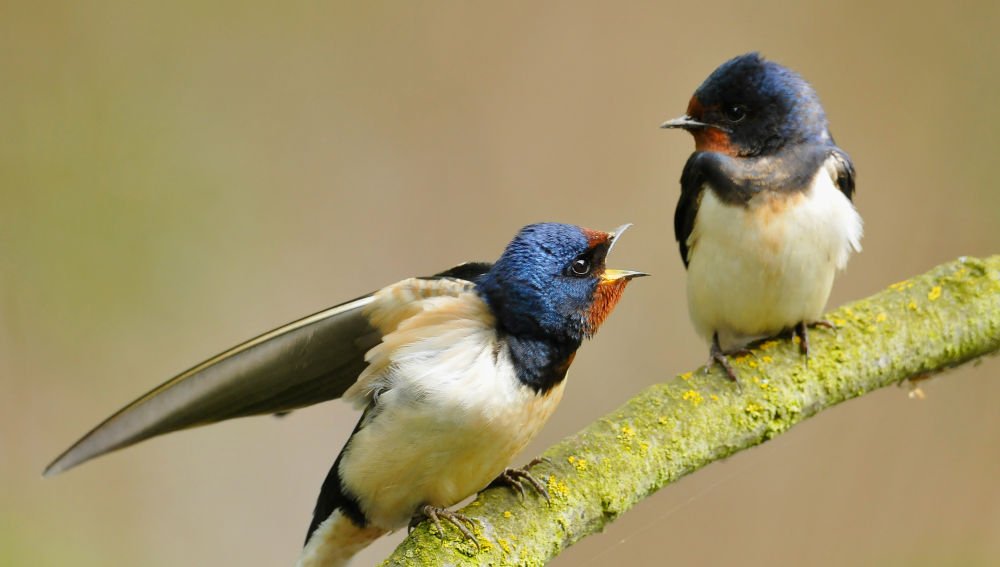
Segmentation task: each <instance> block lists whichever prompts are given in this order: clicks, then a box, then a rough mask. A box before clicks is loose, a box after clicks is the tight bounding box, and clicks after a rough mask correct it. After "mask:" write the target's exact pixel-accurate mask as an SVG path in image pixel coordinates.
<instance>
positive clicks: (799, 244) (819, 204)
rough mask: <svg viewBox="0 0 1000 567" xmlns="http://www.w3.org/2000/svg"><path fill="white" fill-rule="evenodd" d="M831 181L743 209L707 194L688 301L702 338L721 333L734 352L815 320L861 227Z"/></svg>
mask: <svg viewBox="0 0 1000 567" xmlns="http://www.w3.org/2000/svg"><path fill="white" fill-rule="evenodd" d="M828 177H829V176H826V175H820V176H817V179H816V181H815V182H814V183H813V184H812V185H811V186H810V187H809V188H807V189H806V190H804V191H796V192H786V193H778V192H774V193H769V192H764V193H760V194H758V195H755V196H754V197H753V198H752V199H751V200H750V202H749V203H747V204H746V205H745V206H743V205H732V204H728V203H725V202H723V201H722V200H721V199H719V198H718V197H717V196H716V195H715V194H714V193H713V192H712V190H710V189H706V190H705V193H704V195H703V197H702V200H701V204H700V206H699V209H698V214H697V217H696V219H695V225H694V229H693V230H692V233H691V237H690V238H689V240H688V242H689V247H690V250H691V252H690V256H689V259H690V263H689V266H688V302H689V308H690V311H691V317H692V320H693V322H694V323H695V326H696V327H697V328H698V330H699V333H700V334H702V335H703V336H705V337H706V338H708V339H710V338H711V335H712V333H714V332H719V334H720V339H724V337H726V336H729V337H732V339H731V340H730V341H728V342H730V343H731V345H733V346H735V345H737V343H738V342H740V338H739V337H753V336H761V335H768V334H773V333H776V332H778V331H780V330H782V329H783V328H785V327H788V326H790V325H794V324H795V323H797V322H798V321H801V320H804V319H805V320H811V319H815V318H816V317H818V316H819V314H820V313H821V311H822V309H823V307H824V305H825V303H826V300H827V297H828V296H829V293H830V289H831V287H832V285H833V276H834V273H835V272H836V269H837V267H838V266H839V265H842V264H843V263H844V262H846V257H847V254H848V253H849V250H850V246H851V242H852V238H856V237H853V236H852V234H853V233H852V230H854V229H853V228H852V227H853V226H855V225H856V224H858V223H859V222H860V221H855V220H854V219H855V218H856V216H857V214H856V212H854V209H853V206H852V205H851V203H850V201H848V200H847V199H846V197H844V196H843V194H842V193H840V192H839V191H838V190H837V189H836V188H835V187H834V186H833V183H832V181H831V180H830V179H829V178H828ZM858 226H859V224H858ZM723 342H727V341H726V340H723ZM724 348H726V347H725V345H724Z"/></svg>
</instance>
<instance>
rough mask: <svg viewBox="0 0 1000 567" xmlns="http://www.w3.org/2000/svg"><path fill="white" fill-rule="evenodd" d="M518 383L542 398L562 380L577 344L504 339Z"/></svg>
mask: <svg viewBox="0 0 1000 567" xmlns="http://www.w3.org/2000/svg"><path fill="white" fill-rule="evenodd" d="M505 340H506V342H507V346H508V348H509V352H510V358H511V362H512V363H513V365H514V370H515V372H516V374H517V378H518V380H520V381H521V383H522V384H524V385H525V386H528V387H529V388H531V389H532V390H534V391H535V392H536V393H538V394H546V393H547V392H548V391H549V390H551V389H552V388H553V387H555V386H556V385H558V384H559V383H560V382H562V381H563V380H564V379H565V378H566V372H567V371H568V370H569V365H570V364H572V362H573V357H574V356H576V349H578V348H580V342H579V341H575V342H574V341H570V342H558V341H554V340H552V339H546V338H539V337H534V336H518V335H507V336H506V337H505Z"/></svg>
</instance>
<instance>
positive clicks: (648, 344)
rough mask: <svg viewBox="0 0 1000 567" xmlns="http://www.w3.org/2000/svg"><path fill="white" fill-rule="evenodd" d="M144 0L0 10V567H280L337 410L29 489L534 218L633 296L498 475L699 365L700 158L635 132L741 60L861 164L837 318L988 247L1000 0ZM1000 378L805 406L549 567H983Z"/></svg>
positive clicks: (348, 416)
mask: <svg viewBox="0 0 1000 567" xmlns="http://www.w3.org/2000/svg"><path fill="white" fill-rule="evenodd" d="M142 4H143V5H139V4H137V3H129V2H117V3H108V2H88V3H73V2H52V3H5V4H4V5H3V7H2V11H0V13H2V17H0V128H2V132H3V136H2V137H0V192H2V201H0V380H2V382H0V384H2V390H0V424H2V426H0V451H2V452H0V564H2V565H95V566H96V565H101V566H105V565H110V566H117V565H130V566H131V565H142V566H174V565H248V566H249V565H262V566H263V565H267V566H270V565H289V564H291V563H292V562H293V561H294V559H295V558H296V557H297V553H298V550H299V546H300V544H301V540H302V538H303V536H304V530H305V528H306V526H307V525H308V522H309V518H310V513H311V510H312V506H313V503H314V498H315V496H316V493H317V491H318V487H319V485H320V483H321V481H322V479H323V477H324V475H325V474H326V472H327V468H328V467H329V465H330V463H331V462H332V460H333V458H334V457H335V455H336V453H337V451H338V450H339V448H340V446H341V445H342V443H343V442H344V441H345V439H346V437H347V435H348V434H349V432H350V430H351V428H352V426H353V424H354V421H355V419H356V417H357V416H356V414H355V413H354V412H353V411H351V410H350V409H349V408H348V407H347V406H346V405H343V404H342V403H340V402H333V403H330V404H326V405H323V406H320V407H316V408H310V409H308V410H304V411H300V412H297V413H295V414H292V415H291V416H289V417H287V418H285V419H283V420H277V419H273V418H267V417H264V418H256V419H245V420H238V421H234V422H229V423H225V424H222V425H218V426H214V427H210V428H205V429H199V430H194V431H190V432H185V433H180V434H175V435H170V436H167V437H164V438H161V439H157V440H154V441H152V442H148V443H145V444H142V445H140V446H138V447H135V448H133V449H130V450H128V451H125V452H122V453H117V454H114V455H112V456H109V457H106V458H103V459H99V460H97V461H95V462H92V463H88V464H87V465H85V466H83V467H81V468H79V469H76V470H73V471H71V472H69V473H67V474H64V475H61V476H58V477H56V478H52V479H46V480H43V479H42V478H41V476H40V474H41V471H42V468H43V467H44V466H45V465H46V464H47V463H48V462H49V461H50V460H51V459H52V458H53V457H55V456H56V455H57V454H58V453H59V452H60V451H62V450H63V449H65V448H66V447H67V446H68V445H69V444H70V443H71V442H72V441H74V440H75V439H76V438H77V437H79V436H80V435H81V434H83V433H84V432H85V431H87V430H88V429H89V428H90V427H91V426H93V425H95V424H96V423H97V422H98V421H100V420H101V419H103V418H104V417H106V416H107V415H108V414H109V413H111V412H112V411H113V410H115V409H117V408H118V407H119V406H121V405H122V404H124V403H125V402H127V401H129V400H131V399H133V398H135V397H136V396H137V395H139V394H141V393H142V392H144V391H146V390H147V389H149V388H151V387H152V386H154V385H156V384H157V383H159V382H160V381H162V380H164V379H166V378H168V377H170V376H171V375H173V374H175V373H177V372H179V371H181V370H183V369H185V368H186V367H188V366H191V365H192V364H194V363H196V362H198V361H200V360H202V359H204V358H206V357H208V356H210V355H213V354H215V353H216V352H218V351H220V350H222V349H224V348H227V347H229V346H231V345H233V344H235V343H237V342H239V341H241V340H243V339H246V338H249V337H251V336H253V335H255V334H257V333H259V332H262V331H264V330H267V329H269V328H271V327H274V326H277V325H278V324H282V323H285V322H287V321H289V320H292V319H295V318H298V317H299V316H302V315H305V314H308V313H311V312H314V311H317V310H319V309H321V308H325V307H327V306H329V305H332V304H335V303H338V302H340V301H342V300H345V299H348V298H352V297H355V296H357V295H360V294H362V293H365V292H368V291H369V290H372V289H375V288H377V287H379V286H382V285H385V284H387V283H390V282H394V281H397V280H399V279H402V278H404V277H406V276H410V275H416V274H428V273H431V272H434V271H437V270H439V269H442V268H444V267H447V266H450V265H452V264H454V263H456V262H459V261H463V260H468V259H485V260H491V259H494V258H495V257H496V256H497V255H498V254H499V253H500V251H501V250H502V248H503V246H504V245H505V244H506V242H507V241H508V239H509V238H510V237H511V236H512V235H513V234H514V232H515V231H516V230H517V229H518V228H519V227H520V226H522V225H524V224H527V223H530V222H536V221H542V220H551V221H564V222H572V223H577V224H583V225H586V226H590V227H595V228H604V229H611V228H613V227H615V226H618V225H619V224H621V223H623V222H634V223H635V225H636V226H635V228H634V229H633V230H632V231H630V232H629V234H628V236H627V237H626V238H625V239H624V240H623V242H622V244H621V245H620V246H619V247H617V248H616V249H615V254H614V258H613V262H612V263H613V264H614V265H615V266H617V267H622V268H633V269H640V270H644V271H648V272H651V273H653V274H654V275H655V277H654V278H649V279H643V280H639V281H637V282H635V284H634V285H633V286H632V287H631V288H630V289H629V291H628V293H627V294H626V297H625V299H624V300H623V302H622V303H621V304H620V306H619V308H618V310H617V312H616V313H615V315H614V316H613V317H611V319H610V320H609V322H608V323H607V324H606V325H605V326H604V328H603V329H602V330H601V333H600V334H599V335H598V337H597V339H596V340H595V341H594V342H593V343H591V344H588V345H586V346H585V348H584V349H583V350H582V351H581V353H580V356H579V357H578V358H577V360H576V363H575V366H574V372H573V373H572V378H571V384H570V387H569V388H568V390H567V395H566V398H565V401H564V402H563V405H562V407H561V408H560V410H559V411H558V412H557V413H556V415H555V417H554V419H553V420H552V422H551V423H550V424H549V425H548V426H547V428H546V429H545V430H544V432H543V433H542V435H541V436H540V438H539V439H538V441H537V442H536V443H535V444H533V445H532V446H531V447H530V448H529V450H528V451H527V452H526V454H525V455H522V456H521V458H520V459H519V460H520V461H522V462H523V461H525V460H527V459H529V458H530V457H531V456H533V455H535V454H537V452H539V451H541V450H542V449H543V448H544V447H545V446H547V445H549V444H551V443H553V442H554V441H556V440H558V439H560V438H562V437H563V436H565V435H568V434H570V433H572V432H574V431H576V430H578V429H580V428H581V427H583V426H584V425H586V424H587V423H588V422H590V421H592V420H594V419H596V418H597V417H599V416H600V415H602V414H604V413H606V412H608V411H610V410H612V409H614V408H615V407H617V406H618V405H619V404H620V403H622V402H624V401H625V400H626V399H627V398H629V397H630V396H632V395H634V394H635V393H637V392H638V391H640V390H641V389H642V388H644V387H645V386H646V385H649V384H652V383H655V382H657V381H663V380H668V379H670V378H671V377H672V376H674V375H675V374H676V373H679V372H683V371H686V370H689V369H692V368H694V367H695V366H697V365H699V364H701V363H702V362H703V361H704V358H705V356H706V353H707V349H706V347H705V345H703V344H702V343H701V342H700V341H699V340H698V339H697V338H696V337H695V336H694V333H693V332H692V330H691V328H690V325H689V324H688V321H687V310H686V303H685V298H684V287H683V282H684V270H683V267H682V264H681V261H680V258H679V257H678V253H677V249H676V245H675V243H674V239H673V232H672V224H671V222H672V214H673V207H674V204H675V202H676V199H677V195H678V191H679V189H678V182H677V180H678V178H679V176H680V171H681V167H682V165H683V163H684V160H685V159H686V157H687V155H688V154H689V153H690V151H691V150H692V147H693V144H692V142H691V140H690V137H689V136H687V135H685V134H683V133H678V132H666V131H661V130H659V129H658V128H657V126H658V124H659V123H660V122H661V121H662V120H664V119H666V118H670V117H673V116H676V115H678V114H681V113H683V111H684V110H685V108H686V105H687V101H688V98H689V97H690V95H691V92H692V91H693V89H694V88H695V87H696V86H697V85H698V84H699V83H700V82H701V80H702V79H703V78H704V77H705V76H706V75H707V74H708V73H709V72H710V71H711V70H712V69H714V68H715V67H716V66H717V65H718V64H719V63H721V62H723V61H724V60H726V59H727V58H729V57H732V56H734V55H736V54H739V53H743V52H746V51H750V50H760V51H761V52H763V53H764V54H765V55H766V56H768V57H770V58H773V59H775V60H777V61H780V62H782V63H784V64H787V65H789V66H791V67H792V68H794V69H796V70H798V71H799V72H801V73H802V74H803V75H804V76H805V77H806V78H807V79H809V80H810V81H811V82H812V83H813V85H814V86H815V87H816V88H817V90H818V91H819V93H820V94H821V97H822V99H823V102H824V104H825V106H826V109H827V112H828V115H829V117H830V119H831V122H832V124H833V131H834V134H835V135H836V137H837V141H838V142H839V143H840V145H842V146H843V147H844V148H846V149H847V150H848V151H849V152H850V153H851V155H852V156H853V158H854V160H855V164H856V166H857V169H858V172H859V173H858V194H857V199H856V203H857V205H858V207H859V209H860V211H861V213H862V215H863V216H864V218H865V223H866V224H865V231H866V236H865V240H864V246H865V250H864V252H863V253H862V254H861V255H860V256H857V257H855V258H854V259H853V261H852V262H851V265H850V267H849V269H848V271H847V272H846V274H844V275H842V276H841V277H840V278H839V280H838V282H837V285H836V287H835V290H834V293H833V297H832V298H831V305H837V304H840V303H842V302H845V301H848V300H851V299H855V298H860V297H863V296H866V295H869V294H871V293H874V292H876V291H878V290H880V289H882V288H883V287H885V286H886V285H888V284H890V283H892V282H895V281H897V280H899V279H902V278H905V277H907V276H910V275H913V274H917V273H921V272H923V271H925V270H926V269H928V268H930V267H932V266H934V265H935V264H938V263H940V262H944V261H947V260H950V259H953V258H955V257H957V256H959V255H989V254H992V253H998V252H1000V196H998V195H1000V192H998V191H997V186H996V182H995V181H994V175H995V173H996V159H997V155H998V154H1000V142H998V140H1000V138H998V137H997V135H996V131H997V127H998V126H1000V105H998V104H997V102H996V93H997V90H998V87H1000V76H998V61H1000V59H998V56H1000V40H998V38H997V33H996V30H997V28H998V25H1000V18H998V15H1000V13H998V7H997V6H998V5H997V4H996V3H995V2H981V3H978V4H976V3H970V4H965V5H964V6H963V7H962V8H961V9H960V8H958V7H957V6H950V5H937V4H935V3H929V2H918V3H916V4H914V3H912V2H911V3H899V4H898V5H889V4H884V5H881V4H880V5H875V4H873V3H870V2H854V3H836V2H828V3H823V4H817V5H814V6H806V5H805V4H801V5H786V4H783V3H777V2H758V3H752V4H747V3H743V2H731V1H729V0H725V1H723V2H712V3H682V2H672V3H648V4H637V3H630V4H628V5H623V4H613V3H582V2H564V3H548V2H547V3H503V4H502V5H501V4H498V3H485V2H483V3H457V2H455V3H452V2H449V3H416V2H413V3H403V2H398V3H381V2H366V3H357V4H345V3H321V2H286V3H281V4H280V5H279V4H278V3H275V4H274V5H269V4H267V3H263V2H218V3H208V5H206V4H205V3H201V2H179V3H167V4H165V5H156V4H146V3H142ZM998 371H1000V363H998V361H997V360H995V359H994V360H989V361H986V362H985V363H983V364H981V365H979V366H978V367H975V368H966V369H962V370H960V371H957V372H954V373H952V374H951V375H948V376H947V377H946V378H944V379H940V380H936V381H933V382H931V383H928V384H925V385H924V390H925V392H926V394H927V398H926V399H925V400H922V401H919V400H911V399H908V397H907V391H906V389H903V388H890V389H887V390H884V391H881V392H877V393H875V394H873V395H869V396H866V397H865V398H863V399H859V400H856V401H853V402H850V403H848V404H845V405H843V406H841V407H839V408H836V409H834V410H832V411H829V412H825V413H823V414H822V415H820V416H818V417H817V418H815V419H812V420H810V421H809V422H807V423H805V424H803V425H801V426H800V427H797V428H795V429H794V430H793V431H791V432H790V433H788V434H786V435H783V436H781V437H780V438H778V439H776V440H774V441H772V442H770V443H767V444H766V445H764V446H762V447H760V448H757V449H754V450H752V451H749V452H746V453H743V454H740V455H737V456H734V457H733V458H731V459H729V460H727V461H726V462H724V463H719V464H715V465H713V466H711V467H709V468H708V469H706V470H703V471H701V472H699V473H698V474H696V475H693V476H691V477H689V478H686V479H684V480H683V481H681V482H679V483H677V484H675V485H672V486H669V487H668V488H666V489H665V490H663V491H661V492H660V493H658V494H656V495H655V496H653V497H651V498H649V499H648V500H647V501H645V502H644V503H643V504H641V505H640V506H638V507H637V508H636V509H635V510H634V511H632V512H630V513H629V514H627V515H626V516H625V517H623V518H622V519H621V520H619V521H618V522H616V523H615V524H614V525H612V526H611V527H610V528H609V529H608V530H607V531H606V532H605V533H604V534H600V535H596V536H593V537H591V538H588V539H587V540H585V541H584V542H582V543H581V544H579V545H578V546H576V547H575V548H573V549H571V550H570V551H569V552H567V553H566V554H565V555H563V556H562V557H560V558H559V559H558V560H557V561H556V562H555V564H556V565H563V566H568V565H604V564H613V563H617V564H620V565H723V564H735V563H739V564H742V565H755V566H756V565H761V566H764V565H767V566H771V565H788V564H807V565H919V566H923V565H997V564H1000V483H998V482H997V481H998V479H1000V412H998V410H997V399H998V396H1000V381H998V380H997V379H996V374H997V373H998ZM400 538H401V535H400V534H396V535H395V536H393V537H391V538H386V539H385V540H383V541H381V542H379V543H378V544H377V545H376V546H374V547H372V548H371V549H369V550H368V551H367V552H366V553H365V554H364V555H363V556H361V557H360V559H359V561H358V562H357V563H358V565H365V564H371V563H373V562H375V561H376V560H378V559H380V558H382V557H384V556H385V555H386V554H387V553H388V552H389V551H390V550H391V549H392V548H393V547H394V546H395V545H396V543H397V542H398V541H399V539H400Z"/></svg>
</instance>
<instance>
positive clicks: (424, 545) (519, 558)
mask: <svg viewBox="0 0 1000 567" xmlns="http://www.w3.org/2000/svg"><path fill="white" fill-rule="evenodd" d="M828 318H829V320H830V321H832V322H833V323H834V324H835V325H836V326H837V330H836V331H835V332H834V331H824V330H821V329H820V330H816V331H814V332H813V333H811V334H810V343H811V347H812V350H811V354H810V357H809V360H808V364H806V363H805V362H804V361H803V358H802V356H801V355H800V354H799V351H798V347H797V346H796V345H794V344H792V343H791V341H787V340H775V341H768V342H765V343H764V344H762V345H760V346H759V347H757V349H756V350H755V353H754V355H753V356H746V357H743V358H740V359H738V360H736V361H735V364H734V366H735V367H736V368H737V371H738V372H739V374H740V376H741V377H742V383H743V388H742V391H740V390H738V389H737V388H736V387H735V386H734V385H733V384H732V383H730V382H728V381H727V380H726V379H725V377H724V376H723V375H722V374H721V372H719V371H718V370H715V371H713V372H711V373H709V374H705V373H703V372H688V373H685V374H682V375H680V376H678V377H677V378H675V379H673V380H670V381H668V382H666V383H664V384H658V385H655V386H652V387H650V388H649V389H647V390H646V391H644V392H643V393H641V394H639V395H638V396H636V397H635V398H633V399H632V400H630V401H629V402H628V403H626V404H625V405H624V406H622V407H621V408H619V409H618V410H616V411H614V412H613V413H611V414H609V415H606V416H604V417H602V418H600V419H599V420H597V421H596V422H594V423H592V424H591V425H590V426H588V427H587V428H586V429H584V430H583V431H581V432H579V433H577V434H575V435H573V436H571V437H569V438H567V439H565V440H563V441H561V442H560V443H558V444H556V445H554V446H553V447H551V448H550V449H549V450H547V451H546V452H545V454H544V456H545V457H547V458H548V459H550V461H551V463H543V464H540V465H538V466H537V467H536V468H535V469H534V473H535V474H536V476H538V477H539V478H542V479H544V480H545V481H547V483H548V488H549V493H550V494H551V496H552V504H551V506H546V505H545V503H544V501H543V500H541V499H540V498H538V497H536V496H534V495H532V494H529V496H528V499H529V500H537V502H530V501H529V502H528V505H527V506H525V505H523V504H522V503H521V502H520V501H519V499H518V497H517V496H516V495H515V494H514V492H513V491H511V490H509V489H492V490H488V491H486V492H484V493H482V494H481V495H480V496H479V497H478V499H477V500H476V501H475V502H473V503H471V504H470V505H468V506H466V507H465V508H464V509H463V510H462V512H463V513H465V514H467V515H469V516H470V517H473V518H475V519H476V520H477V522H478V524H479V527H478V529H477V530H476V535H477V536H478V539H479V544H480V547H479V549H478V550H477V549H476V546H474V545H471V544H469V543H468V542H465V541H463V540H462V538H461V537H460V536H459V534H458V532H457V530H451V531H449V532H448V533H447V534H446V537H445V538H444V539H442V538H440V537H438V535H437V534H436V533H435V532H434V531H433V530H431V529H429V524H428V523H427V522H424V523H423V524H421V525H420V526H419V527H418V528H417V529H416V530H414V532H413V533H412V534H411V535H410V536H409V537H408V538H407V539H406V540H405V541H403V543H402V544H400V546H399V547H398V548H397V549H396V551H395V552H394V553H393V554H392V556H390V557H389V559H387V560H386V561H385V562H384V563H383V565H387V566H388V565H391V566H411V565H412V566H429V565H469V566H472V565H497V566H500V565H519V566H523V565H542V564H544V563H545V562H547V561H548V560H550V559H551V558H553V557H555V556H556V555H558V554H559V553H560V552H561V551H562V550H564V549H566V548H567V547H569V546H570V545H572V544H573V543H574V542H576V541H578V540H579V539H581V538H583V537H585V536H586V535H588V534H591V533H594V532H598V531H600V530H601V529H602V528H603V527H604V525H605V524H607V523H609V522H611V521H613V520H614V519H615V518H617V517H618V516H619V515H621V514H622V513H624V512H625V511H626V510H628V509H629V508H631V507H632V506H633V505H635V504H636V503H637V502H638V501H640V500H642V499H643V498H645V497H646V496H648V495H650V494H652V493H653V492H656V491H657V490H659V489H660V488H662V487H663V486H664V485H666V484H668V483H670V482H673V481H675V480H677V479H679V478H680V477H682V476H684V475H686V474H688V473H691V472H693V471H696V470H698V469H699V468H701V467H703V466H705V465H707V464H709V463H711V462H713V461H715V460H718V459H721V458H723V457H726V456H728V455H731V454H732V453H735V452H737V451H741V450H743V449H747V448H749V447H753V446H754V445H757V444H760V443H762V442H764V441H766V440H768V439H770V438H772V437H774V436H776V435H779V434H781V433H782V432H784V431H785V430H787V429H788V428H790V427H792V426H793V425H795V424H796V423H799V422H800V421H802V420H804V419H805V418H807V417H810V416H812V415H814V414H816V413H818V412H820V411H822V410H824V409H826V408H829V407H831V406H833V405H836V404H838V403H840V402H843V401H845V400H848V399H851V398H854V397H857V396H860V395H863V394H865V393H867V392H870V391H872V390H876V389H878V388H882V387H885V386H889V385H892V384H897V383H899V382H901V381H903V380H906V379H909V378H914V377H918V376H923V375H927V374H930V373H935V372H940V371H943V370H946V369H948V368H952V367H955V366H958V365H960V364H963V363H965V362H968V361H970V360H973V359H975V358H978V357H981V356H984V355H987V354H990V353H994V352H996V351H997V350H998V349H1000V256H993V257H991V258H988V259H985V260H980V259H975V258H961V259H959V260H957V261H955V262H951V263H949V264H945V265H942V266H938V267H937V268H935V269H933V270H931V271H930V272H929V273H927V274H924V275H922V276H918V277H916V278H913V279H911V280H906V281H903V282H899V283H896V284H893V285H891V286H889V288H888V289H887V290H885V291H883V292H881V293H879V294H877V295H875V296H873V297H870V298H868V299H864V300H861V301H857V302H855V303H852V304H850V305H846V306H844V307H841V308H840V309H837V310H836V311H833V312H832V313H829V314H828ZM532 504H537V505H532Z"/></svg>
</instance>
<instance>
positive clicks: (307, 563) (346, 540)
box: [296, 510, 385, 567]
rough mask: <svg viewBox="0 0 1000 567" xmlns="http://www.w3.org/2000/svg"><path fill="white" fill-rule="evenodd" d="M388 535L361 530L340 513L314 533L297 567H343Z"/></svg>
mask: <svg viewBox="0 0 1000 567" xmlns="http://www.w3.org/2000/svg"><path fill="white" fill-rule="evenodd" d="M384 533H385V530H380V529H378V528H371V527H366V528H359V527H357V526H355V525H354V522H352V521H351V520H350V519H349V518H347V517H346V516H344V515H343V514H342V513H340V511H339V510H337V511H335V512H334V513H333V514H330V517H329V518H327V519H326V520H325V521H323V523H322V524H320V525H319V527H317V528H316V531H315V532H313V535H312V537H310V538H309V543H308V544H307V545H306V547H305V548H304V549H303V550H302V555H301V557H299V562H298V563H297V564H296V567H342V566H343V565H347V562H348V561H350V559H351V557H354V555H355V554H356V553H358V552H359V551H361V550H362V549H364V548H366V547H368V545H369V544H370V543H371V542H373V541H375V539H377V538H378V537H379V536H381V535H382V534H384Z"/></svg>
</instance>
